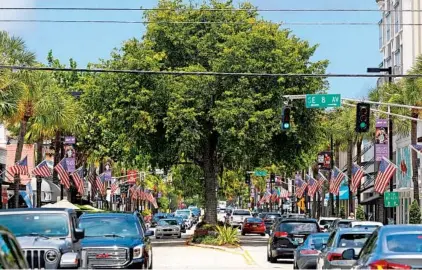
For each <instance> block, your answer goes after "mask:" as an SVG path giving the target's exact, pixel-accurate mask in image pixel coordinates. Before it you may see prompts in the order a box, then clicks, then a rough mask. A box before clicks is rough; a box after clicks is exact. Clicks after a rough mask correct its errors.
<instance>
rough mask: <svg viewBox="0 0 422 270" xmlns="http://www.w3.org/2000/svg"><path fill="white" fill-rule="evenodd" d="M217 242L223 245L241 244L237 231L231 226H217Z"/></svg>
mask: <svg viewBox="0 0 422 270" xmlns="http://www.w3.org/2000/svg"><path fill="white" fill-rule="evenodd" d="M217 232H218V236H217V242H218V244H219V245H220V246H221V245H226V244H228V245H237V244H238V243H239V237H238V234H237V229H236V228H232V227H230V226H217Z"/></svg>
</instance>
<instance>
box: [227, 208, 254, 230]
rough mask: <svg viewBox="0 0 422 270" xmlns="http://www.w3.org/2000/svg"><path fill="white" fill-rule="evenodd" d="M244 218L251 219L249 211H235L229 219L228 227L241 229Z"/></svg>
mask: <svg viewBox="0 0 422 270" xmlns="http://www.w3.org/2000/svg"><path fill="white" fill-rule="evenodd" d="M245 218H252V214H251V211H249V210H247V209H235V210H233V214H232V215H231V217H230V226H232V227H241V226H242V224H243V221H244V220H245Z"/></svg>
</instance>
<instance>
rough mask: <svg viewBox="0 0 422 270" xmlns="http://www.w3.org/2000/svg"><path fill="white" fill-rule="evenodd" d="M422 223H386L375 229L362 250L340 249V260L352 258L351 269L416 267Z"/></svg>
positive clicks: (421, 261) (421, 244)
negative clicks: (353, 262) (341, 252)
mask: <svg viewBox="0 0 422 270" xmlns="http://www.w3.org/2000/svg"><path fill="white" fill-rule="evenodd" d="M421 254H422V225H410V224H409V225H387V226H383V227H379V228H377V229H376V230H375V231H374V232H373V234H372V235H371V236H370V237H369V238H368V240H367V241H366V243H365V245H364V246H363V247H362V250H361V251H360V252H359V253H358V252H356V250H355V249H346V250H344V251H343V254H342V259H343V260H347V261H355V264H354V265H353V267H352V269H380V270H381V269H406V270H407V269H420V268H421V266H422V256H421Z"/></svg>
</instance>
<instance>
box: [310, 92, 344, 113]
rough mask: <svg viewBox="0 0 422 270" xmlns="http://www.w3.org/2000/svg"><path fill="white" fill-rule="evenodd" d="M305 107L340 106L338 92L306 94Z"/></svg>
mask: <svg viewBox="0 0 422 270" xmlns="http://www.w3.org/2000/svg"><path fill="white" fill-rule="evenodd" d="M305 101H306V108H308V109H313V108H314V109H323V108H337V107H340V106H341V95H340V94H321V95H314V94H312V95H306V97H305Z"/></svg>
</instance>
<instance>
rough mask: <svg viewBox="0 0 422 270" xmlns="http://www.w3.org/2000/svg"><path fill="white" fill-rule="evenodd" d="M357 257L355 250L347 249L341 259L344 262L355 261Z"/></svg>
mask: <svg viewBox="0 0 422 270" xmlns="http://www.w3.org/2000/svg"><path fill="white" fill-rule="evenodd" d="M355 256H356V254H355V250H354V249H353V248H349V249H346V250H345V251H343V253H342V254H341V257H342V259H343V260H353V259H355Z"/></svg>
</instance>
